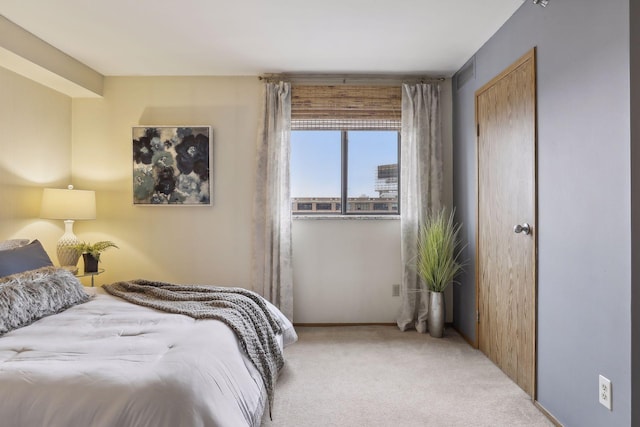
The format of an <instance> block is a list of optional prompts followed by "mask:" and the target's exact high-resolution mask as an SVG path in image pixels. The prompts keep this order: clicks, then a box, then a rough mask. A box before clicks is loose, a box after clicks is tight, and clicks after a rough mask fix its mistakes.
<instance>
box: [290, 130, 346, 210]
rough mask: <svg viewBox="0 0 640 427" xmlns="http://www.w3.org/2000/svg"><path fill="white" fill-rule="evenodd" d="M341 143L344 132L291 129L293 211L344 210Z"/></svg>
mask: <svg viewBox="0 0 640 427" xmlns="http://www.w3.org/2000/svg"><path fill="white" fill-rule="evenodd" d="M340 145H341V133H340V131H305V130H301V131H292V132H291V200H292V208H293V209H292V213H293V214H296V213H304V214H308V213H314V212H318V211H320V213H323V214H329V213H340V192H341V191H340V185H341V184H340V180H341V173H342V172H341V166H340V162H341V160H340V157H341V152H340V151H341V149H340ZM333 206H336V208H334V209H331V207H333ZM327 207H329V209H327Z"/></svg>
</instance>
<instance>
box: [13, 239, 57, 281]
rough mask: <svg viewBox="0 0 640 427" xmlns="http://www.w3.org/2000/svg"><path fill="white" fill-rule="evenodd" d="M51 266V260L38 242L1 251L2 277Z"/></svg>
mask: <svg viewBox="0 0 640 427" xmlns="http://www.w3.org/2000/svg"><path fill="white" fill-rule="evenodd" d="M51 265H53V263H52V262H51V258H49V255H47V252H46V251H45V250H44V248H43V247H42V244H41V243H40V242H39V241H37V240H34V241H33V242H31V243H29V244H28V245H26V246H20V247H18V248H14V249H8V250H6V251H0V277H3V276H9V275H10V274H16V273H22V272H23V271H27V270H35V269H36V268H40V267H46V266H51Z"/></svg>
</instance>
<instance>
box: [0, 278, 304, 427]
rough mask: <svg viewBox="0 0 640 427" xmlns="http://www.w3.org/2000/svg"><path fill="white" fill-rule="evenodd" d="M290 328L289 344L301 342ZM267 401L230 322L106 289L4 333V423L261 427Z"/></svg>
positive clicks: (0, 414)
mask: <svg viewBox="0 0 640 427" xmlns="http://www.w3.org/2000/svg"><path fill="white" fill-rule="evenodd" d="M270 307H271V308H273V310H276V309H275V308H274V307H273V306H271V305H270ZM276 312H277V314H278V316H279V317H280V318H284V316H282V314H281V313H280V312H278V311H277V310H276ZM285 320H286V319H285ZM285 329H286V332H285V334H284V344H289V343H291V342H293V341H295V339H296V338H297V337H296V336H295V331H294V330H293V327H292V326H291V323H289V322H288V321H286V326H285ZM265 402H266V393H265V390H264V385H263V382H262V379H261V378H260V375H259V374H258V371H257V370H256V369H255V368H254V366H253V365H252V364H251V362H250V361H249V359H248V358H247V357H246V356H245V355H244V353H243V352H242V350H241V348H240V345H239V344H238V341H237V339H236V337H235V335H234V333H233V332H232V331H231V329H229V328H228V327H227V326H226V325H224V324H223V323H221V322H219V321H217V320H194V319H192V318H190V317H187V316H183V315H178V314H169V313H164V312H160V311H157V310H154V309H150V308H145V307H141V306H137V305H134V304H131V303H128V302H126V301H123V300H121V299H119V298H116V297H113V296H111V295H108V294H106V293H104V291H100V292H97V295H96V296H95V298H94V299H93V300H91V301H89V302H87V303H85V304H80V305H77V306H74V307H72V308H70V309H68V310H66V311H64V312H62V313H59V314H56V315H53V316H49V317H45V318H43V319H40V320H39V321H37V322H35V323H33V324H31V325H29V326H26V327H23V328H20V329H17V330H14V331H12V332H9V333H7V334H5V335H4V336H1V337H0V424H1V425H3V426H15V427H19V426H25V427H32V426H48V427H56V426H60V427H63V426H82V427H85V426H86V427H89V426H91V427H107V426H111V427H116V426H117V427H126V426H135V427H145V426H149V427H162V426H166V427H180V426H184V427H197V426H218V427H226V426H230V427H240V426H253V425H260V420H261V417H262V413H263V410H264V406H265ZM274 415H277V414H274Z"/></svg>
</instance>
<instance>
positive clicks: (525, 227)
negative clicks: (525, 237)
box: [513, 222, 531, 234]
mask: <svg viewBox="0 0 640 427" xmlns="http://www.w3.org/2000/svg"><path fill="white" fill-rule="evenodd" d="M513 232H514V233H516V234H517V233H524V234H531V226H530V225H529V224H527V223H526V222H525V223H524V224H522V225H520V224H516V225H515V226H514V227H513Z"/></svg>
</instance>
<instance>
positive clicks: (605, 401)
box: [598, 375, 611, 410]
mask: <svg viewBox="0 0 640 427" xmlns="http://www.w3.org/2000/svg"><path fill="white" fill-rule="evenodd" d="M598 396H599V399H600V403H601V404H602V405H603V406H604V407H606V408H607V409H608V410H611V381H610V380H609V379H607V378H605V377H603V376H602V375H600V377H599V381H598Z"/></svg>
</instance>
